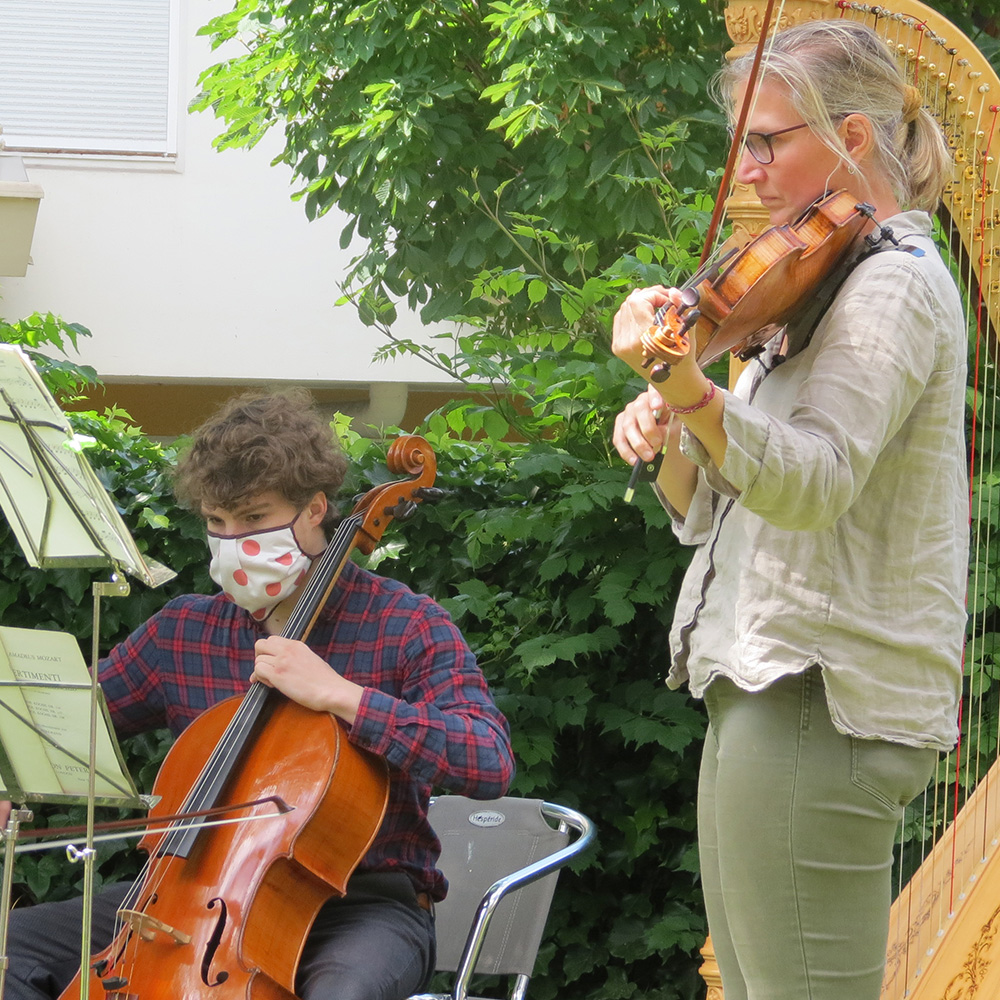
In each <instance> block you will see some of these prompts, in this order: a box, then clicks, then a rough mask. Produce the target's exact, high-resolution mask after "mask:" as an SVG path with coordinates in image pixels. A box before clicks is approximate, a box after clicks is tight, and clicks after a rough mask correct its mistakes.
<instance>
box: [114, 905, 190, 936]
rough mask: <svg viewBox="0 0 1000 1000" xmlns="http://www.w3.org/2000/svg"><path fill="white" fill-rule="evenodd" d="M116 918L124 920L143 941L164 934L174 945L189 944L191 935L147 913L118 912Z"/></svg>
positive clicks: (136, 911)
mask: <svg viewBox="0 0 1000 1000" xmlns="http://www.w3.org/2000/svg"><path fill="white" fill-rule="evenodd" d="M118 916H120V917H122V918H124V920H125V921H126V923H128V925H129V927H130V928H131V929H132V931H133V933H135V934H138V935H139V937H141V938H142V939H143V941H153V940H154V939H155V938H156V935H157V934H166V935H167V937H171V938H173V939H174V942H175V943H176V944H190V943H191V935H190V934H185V933H184V932H183V931H179V930H177V929H176V928H175V927H171V926H170V925H169V924H165V923H164V922H163V921H162V920H157V919H156V917H151V916H150V915H149V914H148V913H140V912H139V911H138V910H119V911H118Z"/></svg>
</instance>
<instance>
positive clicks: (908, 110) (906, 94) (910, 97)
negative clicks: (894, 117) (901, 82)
mask: <svg viewBox="0 0 1000 1000" xmlns="http://www.w3.org/2000/svg"><path fill="white" fill-rule="evenodd" d="M923 103H924V101H923V96H922V95H921V93H920V91H919V90H917V88H916V87H914V86H913V84H907V85H906V87H905V88H904V89H903V121H904V122H905V123H906V124H907V125H908V124H909V123H910V122H912V121H914V120H915V119H916V117H917V115H919V114H920V108H921V106H922V105H923Z"/></svg>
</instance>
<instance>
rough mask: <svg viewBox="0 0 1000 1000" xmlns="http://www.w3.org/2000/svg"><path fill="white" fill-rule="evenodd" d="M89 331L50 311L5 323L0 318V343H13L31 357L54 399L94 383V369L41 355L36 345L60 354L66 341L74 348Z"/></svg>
mask: <svg viewBox="0 0 1000 1000" xmlns="http://www.w3.org/2000/svg"><path fill="white" fill-rule="evenodd" d="M89 336H90V331H89V330H88V329H87V328H86V327H85V326H81V325H80V324H79V323H67V322H66V321H65V320H63V319H60V318H59V317H58V316H53V315H52V313H45V314H44V315H42V314H41V313H37V312H36V313H32V314H31V315H30V316H29V317H28V318H27V319H21V320H15V321H14V322H13V323H9V322H7V321H6V320H4V319H0V343H4V344H16V345H17V346H19V347H21V348H22V349H23V350H24V352H25V353H26V354H27V355H28V357H29V358H31V360H32V362H33V363H34V365H35V367H36V368H37V369H38V372H39V374H41V376H42V377H43V378H44V379H45V382H46V384H47V385H48V387H49V390H50V391H51V392H52V394H53V395H54V396H56V398H58V399H63V400H71V399H74V398H77V397H78V396H79V394H80V393H81V392H82V391H83V390H84V389H85V388H86V387H87V386H88V385H93V384H94V383H96V382H97V372H95V371H94V369H93V368H91V367H89V366H88V365H79V364H76V363H75V362H72V361H63V360H61V359H58V358H51V357H49V356H48V355H47V354H43V353H42V352H41V351H40V350H39V348H40V347H44V346H49V347H54V348H55V349H56V350H58V351H59V352H60V353H63V352H64V350H65V343H66V341H67V340H68V341H69V342H70V343H71V344H72V345H73V348H74V349H76V347H77V340H78V339H79V338H80V337H89Z"/></svg>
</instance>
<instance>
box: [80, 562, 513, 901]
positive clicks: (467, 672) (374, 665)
mask: <svg viewBox="0 0 1000 1000" xmlns="http://www.w3.org/2000/svg"><path fill="white" fill-rule="evenodd" d="M263 634H264V633H263V631H262V630H261V628H260V626H259V625H258V624H257V623H256V622H254V621H253V619H252V618H251V617H250V615H249V614H248V613H247V612H246V611H244V610H243V609H242V608H239V607H237V605H235V604H233V603H232V602H231V601H230V600H229V599H228V598H227V597H226V596H225V595H224V594H217V595H216V596H214V597H204V596H199V595H188V596H185V597H179V598H176V599H175V600H172V601H170V602H169V603H168V604H166V605H165V606H164V608H163V609H162V610H161V611H159V612H157V613H156V614H155V615H153V617H152V618H150V619H149V621H148V622H146V623H145V625H143V626H142V627H140V628H138V629H136V631H135V632H133V633H132V635H130V636H129V637H128V639H126V640H125V641H124V642H122V643H120V644H119V645H118V646H116V647H115V648H114V649H113V650H112V651H111V653H110V655H109V656H108V657H107V658H106V659H105V660H103V661H102V662H101V669H100V679H101V687H102V688H103V690H104V694H105V697H106V699H107V702H108V707H109V708H110V710H111V717H112V719H113V720H114V722H115V726H116V728H117V730H118V732H119V734H120V735H122V736H129V735H132V734H134V733H138V732H143V731H146V730H149V729H156V728H160V727H163V726H168V727H169V728H170V729H171V731H172V732H173V733H174V735H177V734H178V733H180V732H181V731H182V730H183V729H184V728H185V727H186V726H187V725H188V724H189V723H190V722H191V721H192V720H194V719H195V718H196V717H197V716H198V715H200V714H201V713H202V712H204V711H205V709H207V708H210V707H211V706H212V705H214V704H215V703H216V702H218V701H221V700H222V699H224V698H229V697H231V696H232V695H241V694H243V693H244V692H245V691H246V690H247V688H248V686H249V681H248V678H249V676H250V673H251V672H252V670H253V662H254V652H253V650H254V643H255V642H256V641H257V640H258V639H259V638H261V636H262V635H263ZM309 647H310V648H311V649H312V650H314V651H315V652H316V653H318V654H319V655H320V656H321V657H322V658H323V659H324V660H326V661H327V663H329V664H330V665H331V666H332V667H333V668H334V669H335V670H337V671H338V672H339V673H341V674H342V675H343V676H344V677H346V678H348V679H349V680H351V681H354V683H356V684H360V685H362V686H363V687H364V689H365V691H364V695H363V696H362V699H361V708H360V710H359V712H358V715H357V719H356V720H355V722H354V725H353V726H351V727H350V734H349V738H350V740H351V742H352V743H354V744H356V745H357V746H359V747H363V748H365V749H367V750H370V751H372V752H373V753H376V754H379V755H380V756H382V757H384V758H385V759H386V760H387V761H388V763H389V804H388V808H387V810H386V815H385V819H384V820H383V823H382V827H381V829H380V830H379V833H378V835H377V836H376V838H375V841H374V843H373V844H372V847H371V849H370V850H369V851H368V853H367V854H366V855H365V857H364V858H363V859H362V862H361V864H360V866H359V871H393V870H396V871H404V872H406V873H407V874H408V875H409V876H410V878H411V880H412V881H413V883H414V885H415V887H416V889H417V891H427V892H429V893H430V894H431V896H432V898H434V899H440V898H443V896H444V892H445V885H446V883H445V880H444V877H443V875H442V874H441V872H440V871H438V870H437V868H436V867H435V866H436V863H437V858H438V854H439V853H440V844H439V842H438V840H437V837H436V836H435V835H434V831H433V830H432V829H431V827H430V824H429V823H428V822H427V805H428V800H429V798H430V794H431V789H432V787H440V788H442V789H445V790H447V791H450V792H456V793H459V794H461V795H468V796H471V797H473V798H482V799H489V798H496V797H499V796H501V795H503V794H504V793H505V792H506V790H507V787H508V785H509V784H510V780H511V778H512V777H513V773H514V762H513V756H512V754H511V749H510V731H509V729H508V726H507V722H506V720H505V719H504V717H503V715H502V714H501V713H500V711H499V709H497V707H496V705H495V704H494V702H493V699H492V697H491V696H490V693H489V690H488V689H487V686H486V681H485V679H484V678H483V675H482V673H481V672H480V670H479V668H478V666H477V665H476V661H475V657H474V656H473V655H472V653H471V652H470V650H469V647H468V646H467V645H466V643H465V640H464V639H463V638H462V635H461V633H460V632H459V631H458V629H457V628H456V627H455V625H454V624H453V623H452V621H451V619H450V618H449V617H448V614H447V612H446V611H445V610H444V609H443V608H442V607H440V605H438V604H436V603H435V602H434V601H432V600H431V599H430V598H428V597H425V596H423V595H419V594H414V593H413V591H411V590H410V589H409V588H407V587H405V586H404V585H403V584H401V583H398V582H397V581H395V580H389V579H386V578H385V577H380V576H376V575H375V574H373V573H369V572H367V571H366V570H363V569H361V568H360V567H358V566H356V565H354V564H353V563H347V564H346V565H345V567H344V570H343V572H342V574H341V576H340V579H339V580H338V581H337V583H336V585H335V587H334V589H333V591H332V593H331V595H330V598H329V600H328V601H327V604H326V606H325V607H324V609H323V610H322V611H321V612H320V615H319V617H318V618H317V621H316V623H315V625H314V626H313V630H312V633H311V635H310V637H309Z"/></svg>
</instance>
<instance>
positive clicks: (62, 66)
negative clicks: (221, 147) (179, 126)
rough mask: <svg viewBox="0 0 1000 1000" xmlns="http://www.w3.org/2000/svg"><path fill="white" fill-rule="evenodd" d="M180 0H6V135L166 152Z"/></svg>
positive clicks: (18, 144)
mask: <svg viewBox="0 0 1000 1000" xmlns="http://www.w3.org/2000/svg"><path fill="white" fill-rule="evenodd" d="M179 2H180V0H0V127H2V128H3V133H2V136H0V138H2V139H3V142H4V144H5V145H6V147H7V148H8V149H12V150H19V151H35V150H39V151H45V152H75V153H126V154H129V153H131V154H147V155H159V156H169V155H172V154H174V153H176V151H177V141H176V111H177V109H176V89H177V88H176V45H177V17H178V11H177V7H178V4H179Z"/></svg>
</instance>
